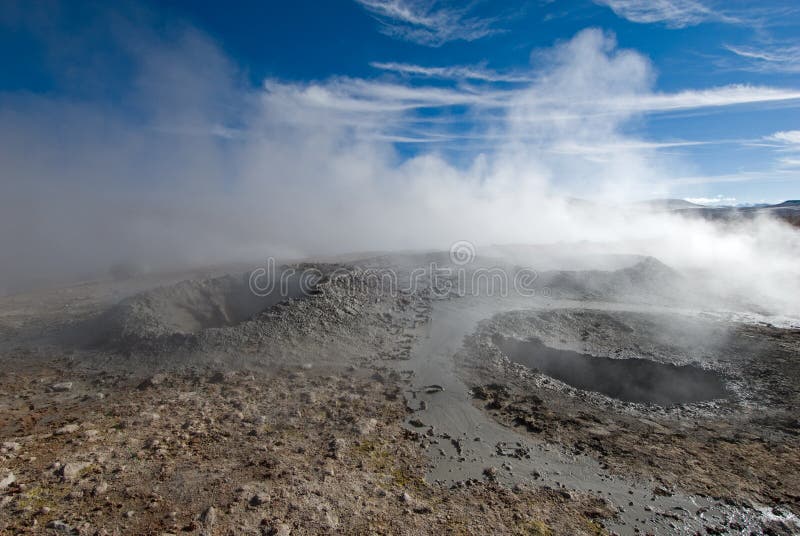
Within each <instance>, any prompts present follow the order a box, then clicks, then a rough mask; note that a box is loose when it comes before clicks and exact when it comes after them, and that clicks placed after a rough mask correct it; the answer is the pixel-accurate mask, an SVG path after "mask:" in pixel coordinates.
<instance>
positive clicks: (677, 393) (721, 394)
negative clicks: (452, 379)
mask: <svg viewBox="0 0 800 536" xmlns="http://www.w3.org/2000/svg"><path fill="white" fill-rule="evenodd" d="M493 342H494V343H495V344H496V345H497V346H498V348H500V350H501V351H502V352H503V353H504V354H505V355H506V356H507V357H508V358H509V360H511V361H512V362H514V363H518V364H521V365H524V366H526V367H528V368H530V369H536V370H538V371H540V372H541V373H542V374H545V375H547V376H550V377H552V378H555V379H557V380H560V381H562V382H564V383H566V384H568V385H570V386H572V387H575V388H577V389H582V390H585V391H594V392H598V393H602V394H604V395H606V396H609V397H611V398H616V399H618V400H622V401H625V402H638V403H650V404H658V405H661V406H673V405H677V404H688V403H693V402H707V401H711V400H717V399H721V398H727V397H728V396H729V395H730V393H729V392H728V391H727V389H726V388H725V378H724V377H723V376H722V375H721V374H719V373H717V372H714V371H711V370H705V369H702V368H700V367H696V366H693V365H682V366H679V365H673V364H664V363H657V362H655V361H651V360H649V359H636V358H633V359H613V358H610V357H598V356H594V355H590V354H582V353H579V352H574V351H571V350H560V349H557V348H551V347H549V346H546V345H545V344H544V343H542V342H541V341H539V340H538V339H531V340H526V341H521V340H517V339H511V338H506V337H500V336H497V337H495V338H494V339H493Z"/></svg>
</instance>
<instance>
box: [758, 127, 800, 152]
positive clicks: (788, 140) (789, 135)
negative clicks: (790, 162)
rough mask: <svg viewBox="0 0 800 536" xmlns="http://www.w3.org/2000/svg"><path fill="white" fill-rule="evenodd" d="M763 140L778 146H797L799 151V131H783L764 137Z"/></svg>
mask: <svg viewBox="0 0 800 536" xmlns="http://www.w3.org/2000/svg"><path fill="white" fill-rule="evenodd" d="M764 139H765V140H767V141H773V142H776V143H780V144H786V145H797V146H798V149H800V130H783V131H780V132H776V133H774V134H771V135H769V136H766V137H765V138H764Z"/></svg>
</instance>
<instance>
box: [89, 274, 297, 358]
mask: <svg viewBox="0 0 800 536" xmlns="http://www.w3.org/2000/svg"><path fill="white" fill-rule="evenodd" d="M300 296H302V292H301V289H300V285H299V283H298V282H296V281H295V282H293V283H292V284H290V285H287V286H286V287H284V288H280V286H278V285H276V286H275V289H274V290H273V291H272V292H270V293H269V294H267V295H265V296H259V295H256V294H255V293H253V292H252V291H251V290H250V286H249V277H248V274H242V275H227V276H223V277H218V278H214V279H203V280H187V281H182V282H180V283H177V284H175V285H171V286H166V287H159V288H155V289H152V290H149V291H146V292H143V293H141V294H137V295H135V296H132V297H130V298H127V299H125V300H123V301H121V302H120V303H118V304H117V305H115V306H114V307H112V308H111V309H110V310H109V311H108V312H107V313H106V314H105V315H103V316H102V318H101V320H100V326H101V329H100V332H101V333H102V338H100V339H99V340H96V341H95V342H98V343H102V342H131V341H147V340H158V339H164V338H183V337H187V336H190V335H193V334H196V333H199V332H201V331H203V330H207V329H210V328H224V327H229V326H235V325H237V324H240V323H242V322H244V321H246V320H249V319H250V318H252V317H253V316H254V315H256V314H258V313H260V312H262V311H264V310H266V309H268V308H270V307H272V306H274V305H276V304H277V303H280V302H282V301H286V300H288V299H293V298H298V297H300Z"/></svg>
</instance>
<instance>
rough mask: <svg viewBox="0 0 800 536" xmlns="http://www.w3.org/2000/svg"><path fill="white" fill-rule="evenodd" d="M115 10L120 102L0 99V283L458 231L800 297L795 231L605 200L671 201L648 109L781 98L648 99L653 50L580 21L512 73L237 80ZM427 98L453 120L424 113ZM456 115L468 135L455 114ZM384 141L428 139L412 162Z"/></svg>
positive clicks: (732, 94) (203, 51)
mask: <svg viewBox="0 0 800 536" xmlns="http://www.w3.org/2000/svg"><path fill="white" fill-rule="evenodd" d="M114 24H116V25H122V27H121V29H120V30H119V31H118V35H117V36H116V43H117V46H118V47H119V48H120V50H121V51H123V53H124V55H125V57H126V58H127V59H128V60H129V62H130V68H131V73H130V77H129V78H128V80H129V85H128V86H127V87H125V88H123V89H122V90H121V91H120V93H119V94H120V95H121V98H120V99H119V101H120V102H114V103H108V102H106V103H105V104H98V103H97V101H96V100H87V99H84V98H82V96H81V95H80V94H75V95H73V96H70V97H58V98H57V97H49V96H47V95H37V94H19V93H5V94H0V160H1V161H2V162H3V171H2V173H3V179H2V195H0V246H1V247H2V251H3V252H4V261H3V264H2V274H1V275H2V285H0V290H5V291H13V290H15V289H16V288H21V287H24V286H26V285H30V284H32V283H37V282H42V281H63V280H68V279H70V278H74V277H77V276H82V275H95V274H98V273H103V272H104V271H105V270H107V269H108V267H109V266H110V265H111V264H113V263H115V262H118V261H121V260H134V261H136V262H138V263H141V264H143V265H148V266H150V267H151V268H153V269H163V268H170V267H175V266H183V265H188V264H200V263H214V262H222V261H230V260H257V259H261V258H264V257H266V256H268V255H278V256H284V257H299V256H305V255H317V254H331V253H341V252H346V251H358V250H391V249H400V248H402V249H409V248H427V247H436V248H441V249H446V248H447V247H448V246H449V244H451V243H452V242H455V241H457V240H469V241H470V242H472V243H474V244H477V245H478V246H479V248H480V246H481V245H488V244H498V243H553V242H579V241H597V242H604V243H613V244H614V250H615V251H624V252H626V253H647V254H652V255H654V256H656V257H658V258H659V259H661V260H662V261H664V262H666V263H668V264H670V265H672V266H673V267H676V268H678V269H682V270H701V271H702V274H703V277H708V274H714V276H713V277H712V278H711V279H704V280H703V283H702V284H704V285H705V284H708V283H709V281H711V282H713V283H714V284H715V285H716V286H717V288H718V290H720V291H725V292H728V291H734V290H735V291H736V292H737V293H740V294H746V295H748V296H749V297H750V298H751V300H752V301H753V303H756V304H758V305H760V306H762V307H767V308H770V309H772V310H780V311H783V312H787V311H789V312H796V305H794V304H793V303H792V302H793V301H796V300H792V299H789V297H791V296H792V295H794V296H797V295H798V289H799V288H800V287H798V281H799V277H800V276H799V275H798V271H799V270H800V268H798V266H799V265H800V263H797V262H796V252H797V251H800V238H798V233H797V232H796V231H794V230H792V229H790V228H789V227H788V226H785V225H784V224H781V223H778V222H775V221H771V220H756V221H753V222H750V223H742V224H740V225H738V226H735V227H729V228H727V229H721V228H720V227H718V226H715V225H712V224H710V223H708V222H703V221H689V220H684V219H681V218H679V217H677V216H670V215H667V214H659V213H651V212H644V211H622V210H618V209H610V208H609V206H620V205H622V204H623V203H625V202H627V201H631V200H635V199H642V198H647V197H664V196H668V195H669V193H670V179H671V178H672V177H676V176H682V175H686V174H687V173H691V172H692V166H691V164H690V163H689V162H686V161H683V160H681V159H680V158H679V157H677V156H674V155H672V156H670V155H664V154H662V153H661V152H659V151H658V149H659V148H660V147H661V145H660V144H655V143H651V142H647V141H646V140H641V139H637V138H636V137H635V136H633V135H631V134H629V133H627V132H628V130H629V129H628V126H629V125H630V123H631V122H632V121H635V120H636V119H637V118H639V117H641V115H642V114H643V113H647V112H649V111H653V110H670V109H682V108H687V109H688V108H692V107H698V106H721V105H726V104H731V103H736V102H753V101H759V100H780V99H784V98H792V97H793V94H791V93H790V92H781V91H779V90H773V89H770V88H749V87H728V88H718V89H716V90H709V91H706V92H697V93H692V92H684V93H677V94H669V95H665V94H659V93H655V92H654V91H653V85H654V81H655V74H654V70H653V67H652V65H651V63H650V62H649V60H648V59H647V58H645V57H644V56H642V55H641V54H639V53H637V52H635V51H631V50H621V49H619V48H618V47H617V45H616V43H615V40H614V38H613V36H610V35H608V34H605V33H603V32H602V31H600V30H594V29H589V30H585V31H583V32H581V33H579V34H578V35H576V36H575V37H574V38H573V39H572V40H570V41H567V42H563V43H558V44H555V45H554V46H553V47H552V48H551V49H549V50H543V51H542V50H539V51H535V53H534V55H533V62H534V63H533V67H532V73H531V76H530V79H531V80H533V81H532V82H529V83H525V85H523V84H522V83H518V84H512V87H503V88H498V87H497V86H496V85H492V84H483V85H469V84H466V83H462V84H453V85H431V86H420V85H410V84H408V83H407V82H405V81H404V79H402V78H395V77H393V76H392V75H385V74H382V75H381V78H378V79H371V80H361V79H351V78H332V79H329V80H326V81H322V82H318V83H305V84H295V83H289V82H285V81H279V80H266V81H264V82H263V84H262V85H260V86H259V87H255V88H254V87H252V86H251V85H249V84H247V83H245V82H243V76H242V75H241V73H239V72H238V71H237V69H236V67H235V66H234V65H233V63H232V62H231V61H230V60H229V59H228V58H227V57H226V55H225V54H224V53H223V52H222V51H221V50H220V49H219V48H218V47H217V46H216V45H215V44H214V43H213V42H212V41H211V40H210V39H209V38H208V37H206V36H204V35H202V34H201V33H199V32H197V31H196V30H194V29H191V28H184V29H183V30H181V31H180V32H177V33H175V34H173V35H171V36H170V37H165V36H158V35H153V34H152V33H145V32H144V31H143V30H142V29H141V28H140V27H139V26H137V24H135V23H133V22H130V21H128V22H125V23H124V24H123V23H122V22H120V21H119V20H115V23H114ZM95 76H97V78H98V79H100V78H102V76H103V73H100V75H95ZM82 82H84V83H85V84H87V85H90V84H94V83H97V82H98V80H83V81H82ZM432 108H436V109H445V110H458V113H455V112H454V113H453V114H447V113H445V114H439V115H437V117H436V118H432V117H430V115H429V114H425V113H423V112H424V111H425V110H429V109H432ZM466 120H469V121H470V124H473V125H476V126H475V127H474V129H473V131H470V133H469V134H464V129H458V128H456V126H454V123H458V122H459V121H466ZM437 140H444V141H443V143H442V144H437V143H434V142H435V141H437ZM394 142H406V143H407V142H414V144H413V145H412V146H413V147H417V148H419V147H423V149H422V150H417V151H416V152H414V153H413V154H412V155H409V154H408V153H406V152H403V151H400V152H398V150H397V149H396V147H397V145H395V143H394ZM422 142H426V143H422ZM677 144H679V142H678V143H677ZM458 150H462V153H460V154H459V153H458ZM465 154H466V155H469V156H468V157H465ZM571 196H576V197H577V196H579V197H582V198H590V199H594V200H599V201H602V204H599V205H597V207H598V208H587V207H586V206H576V205H575V204H574V203H572V202H571V201H570V197H571ZM693 273H696V272H693ZM793 307H794V308H795V309H793Z"/></svg>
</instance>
